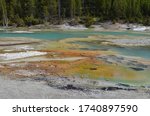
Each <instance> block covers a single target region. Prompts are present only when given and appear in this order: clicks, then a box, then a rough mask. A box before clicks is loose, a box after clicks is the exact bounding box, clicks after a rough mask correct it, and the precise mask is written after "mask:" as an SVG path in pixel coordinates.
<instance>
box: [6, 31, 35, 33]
mask: <svg viewBox="0 0 150 116" xmlns="http://www.w3.org/2000/svg"><path fill="white" fill-rule="evenodd" d="M8 33H34V32H32V31H12V32H8Z"/></svg>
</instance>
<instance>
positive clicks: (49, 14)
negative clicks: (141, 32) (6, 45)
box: [0, 0, 150, 26]
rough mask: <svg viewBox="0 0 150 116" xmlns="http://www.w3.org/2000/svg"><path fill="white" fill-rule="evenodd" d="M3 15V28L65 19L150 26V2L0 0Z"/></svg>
mask: <svg viewBox="0 0 150 116" xmlns="http://www.w3.org/2000/svg"><path fill="white" fill-rule="evenodd" d="M0 14H1V15H0V25H3V24H5V25H7V23H8V25H17V26H25V25H28V26H29V25H35V24H40V23H45V22H51V23H56V21H62V20H64V19H76V21H77V22H79V23H89V24H91V23H94V22H102V21H106V20H112V21H113V22H117V21H124V22H131V23H134V22H137V23H143V24H145V25H150V0H0ZM54 19H55V20H54ZM56 19H57V20H56Z"/></svg>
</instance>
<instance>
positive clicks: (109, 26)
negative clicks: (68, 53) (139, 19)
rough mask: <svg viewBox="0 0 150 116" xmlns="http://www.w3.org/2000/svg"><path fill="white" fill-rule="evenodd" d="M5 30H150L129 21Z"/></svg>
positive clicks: (44, 25)
mask: <svg viewBox="0 0 150 116" xmlns="http://www.w3.org/2000/svg"><path fill="white" fill-rule="evenodd" d="M3 30H6V28H3V27H0V31H3ZM7 30H10V31H13V32H15V33H33V32H36V31H55V30H60V31H85V30H93V31H104V30H105V31H107V30H108V31H111V30H113V31H114V30H116V31H117V30H118V31H119V30H120V31H125V30H131V31H135V32H150V26H143V25H142V24H131V23H124V24H121V23H112V22H111V21H109V22H104V23H99V24H96V25H91V27H89V28H87V27H85V26H84V25H82V24H78V25H70V24H69V23H67V22H66V23H64V24H61V25H52V24H39V25H33V26H29V27H8V28H7Z"/></svg>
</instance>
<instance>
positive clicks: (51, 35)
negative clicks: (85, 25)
mask: <svg viewBox="0 0 150 116" xmlns="http://www.w3.org/2000/svg"><path fill="white" fill-rule="evenodd" d="M91 35H115V36H117V35H118V36H120V35H130V36H150V35H149V34H147V33H144V34H143V33H131V32H128V31H124V32H91V31H80V32H36V33H9V32H7V33H5V32H0V38H4V37H28V38H35V39H49V40H59V39H64V38H75V37H88V36H91Z"/></svg>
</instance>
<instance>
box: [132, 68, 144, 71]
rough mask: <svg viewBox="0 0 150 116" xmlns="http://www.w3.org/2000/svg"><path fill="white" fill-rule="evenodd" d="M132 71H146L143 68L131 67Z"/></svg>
mask: <svg viewBox="0 0 150 116" xmlns="http://www.w3.org/2000/svg"><path fill="white" fill-rule="evenodd" d="M130 68H131V69H133V70H135V71H143V70H144V69H143V68H137V67H136V68H135V67H130Z"/></svg>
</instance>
